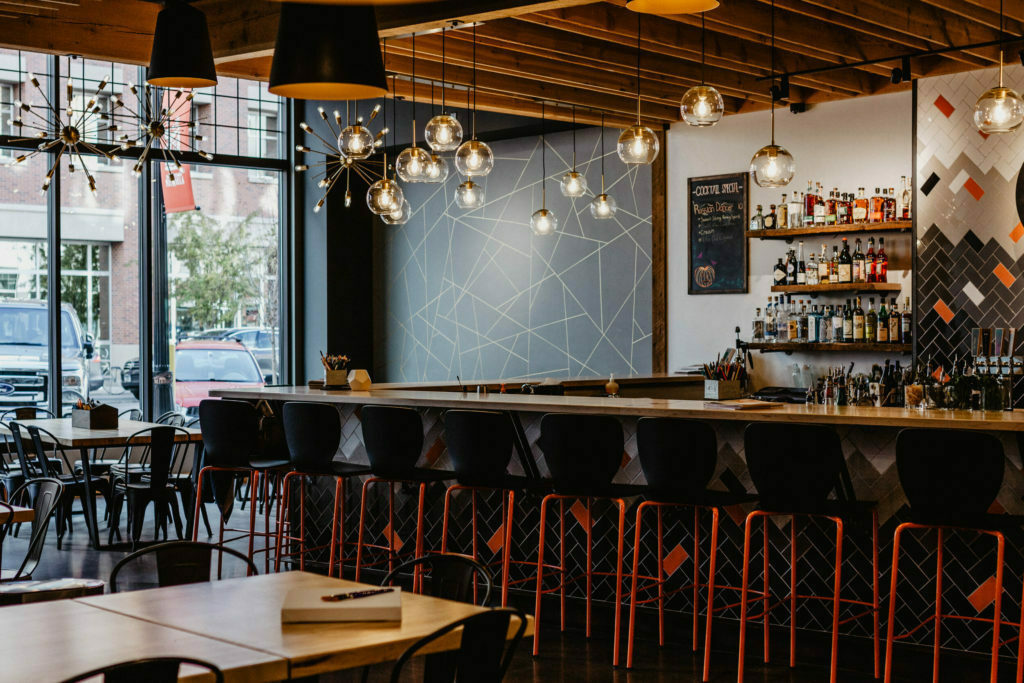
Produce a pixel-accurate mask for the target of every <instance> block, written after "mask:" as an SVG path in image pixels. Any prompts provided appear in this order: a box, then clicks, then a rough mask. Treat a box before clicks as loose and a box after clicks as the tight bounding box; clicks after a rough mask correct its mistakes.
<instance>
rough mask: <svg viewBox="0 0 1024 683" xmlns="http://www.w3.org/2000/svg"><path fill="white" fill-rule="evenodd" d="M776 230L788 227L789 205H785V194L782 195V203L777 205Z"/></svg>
mask: <svg viewBox="0 0 1024 683" xmlns="http://www.w3.org/2000/svg"><path fill="white" fill-rule="evenodd" d="M775 227H776V228H788V227H789V204H787V203H786V193H785V192H783V193H782V202H780V203H779V219H778V222H777V223H776V224H775Z"/></svg>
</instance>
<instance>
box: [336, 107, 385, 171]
mask: <svg viewBox="0 0 1024 683" xmlns="http://www.w3.org/2000/svg"><path fill="white" fill-rule="evenodd" d="M356 113H358V109H357V110H356ZM379 113H380V105H379V104H378V105H375V106H374V108H373V109H372V110H371V111H370V119H369V121H367V122H365V123H364V122H363V117H362V116H357V117H356V122H355V123H348V124H347V125H346V126H345V127H344V128H342V129H341V133H339V134H338V151H339V152H341V155H342V156H343V157H345V158H347V159H353V160H357V161H358V160H362V159H368V158H369V157H370V155H372V154H373V153H374V151H375V150H376V148H377V145H376V142H377V140H376V139H375V138H374V136H373V133H371V132H370V129H369V127H368V126H369V124H370V123H373V120H374V119H375V118H377V114H379ZM345 119H346V121H348V104H346V106H345ZM382 133H383V134H387V129H385V130H384V131H382Z"/></svg>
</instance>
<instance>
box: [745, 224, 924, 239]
mask: <svg viewBox="0 0 1024 683" xmlns="http://www.w3.org/2000/svg"><path fill="white" fill-rule="evenodd" d="M913 227H914V224H913V222H911V221H891V222H887V223H854V224H851V225H816V226H813V227H809V228H775V229H772V230H747V231H746V234H747V237H756V238H757V239H762V240H791V239H793V238H794V237H802V236H805V235H837V236H838V235H845V234H848V233H862V232H903V231H907V230H910V229H911V228H913Z"/></svg>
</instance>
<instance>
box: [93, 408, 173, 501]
mask: <svg viewBox="0 0 1024 683" xmlns="http://www.w3.org/2000/svg"><path fill="white" fill-rule="evenodd" d="M126 412H131V411H126ZM135 412H139V411H135ZM118 417H120V415H119V416H118ZM139 418H140V419H141V412H140V415H139ZM153 424H158V425H166V426H168V427H181V426H183V425H184V424H185V416H184V415H182V414H181V413H177V412H175V411H173V410H170V411H167V412H166V413H164V414H162V415H161V416H160V417H158V418H156V419H155V420H154V421H153ZM175 450H177V447H175ZM89 464H90V465H91V466H92V473H93V475H96V474H97V473H98V471H97V465H99V467H100V470H99V471H100V472H103V473H106V474H109V476H110V486H111V488H113V487H114V485H115V484H116V483H117V481H118V480H122V481H124V480H127V481H128V482H135V481H138V480H139V479H141V478H142V477H143V476H145V474H146V473H147V472H149V467H150V465H149V446H148V445H143V446H141V447H138V446H137V447H136V448H134V449H133V448H125V449H123V450H122V451H121V455H120V457H119V458H117V459H116V460H112V459H106V460H97V459H95V458H94V459H92V460H90V461H89ZM75 470H76V471H78V472H80V471H81V463H80V462H78V461H76V462H75Z"/></svg>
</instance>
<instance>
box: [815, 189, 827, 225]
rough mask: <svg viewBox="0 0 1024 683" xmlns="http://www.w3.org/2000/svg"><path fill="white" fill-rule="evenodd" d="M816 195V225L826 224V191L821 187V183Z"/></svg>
mask: <svg viewBox="0 0 1024 683" xmlns="http://www.w3.org/2000/svg"><path fill="white" fill-rule="evenodd" d="M815 192H817V194H816V195H815V196H814V225H825V193H824V191H823V190H822V189H821V183H818V187H817V189H816V190H815Z"/></svg>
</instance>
